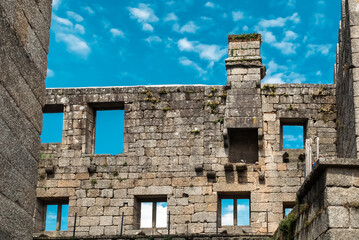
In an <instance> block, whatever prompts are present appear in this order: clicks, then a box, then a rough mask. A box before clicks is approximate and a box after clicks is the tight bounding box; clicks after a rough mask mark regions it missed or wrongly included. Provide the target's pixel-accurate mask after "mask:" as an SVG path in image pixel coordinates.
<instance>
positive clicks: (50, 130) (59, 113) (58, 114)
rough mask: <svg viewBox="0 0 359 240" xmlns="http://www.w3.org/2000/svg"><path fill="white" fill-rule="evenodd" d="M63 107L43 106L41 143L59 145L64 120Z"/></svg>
mask: <svg viewBox="0 0 359 240" xmlns="http://www.w3.org/2000/svg"><path fill="white" fill-rule="evenodd" d="M63 111H64V106H63V105H61V104H58V105H45V106H44V108H43V120H42V122H43V127H42V133H41V143H61V142H62V131H63V119H64V113H63Z"/></svg>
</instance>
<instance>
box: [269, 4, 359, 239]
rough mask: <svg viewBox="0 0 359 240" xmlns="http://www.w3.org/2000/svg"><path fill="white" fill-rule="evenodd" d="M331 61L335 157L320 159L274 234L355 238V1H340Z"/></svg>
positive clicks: (358, 34)
mask: <svg viewBox="0 0 359 240" xmlns="http://www.w3.org/2000/svg"><path fill="white" fill-rule="evenodd" d="M341 3H342V11H341V15H342V16H341V22H340V29H339V43H338V47H337V61H336V65H335V83H336V103H337V121H336V126H337V138H338V141H337V157H335V158H331V157H326V158H321V159H320V160H319V161H318V162H317V164H316V166H315V167H314V169H313V172H312V173H311V174H310V175H309V176H308V177H307V178H306V180H305V182H304V183H303V185H302V186H301V188H300V189H299V191H298V192H297V199H298V204H297V206H296V207H295V209H294V211H293V212H292V213H291V214H290V215H289V216H288V218H286V219H285V220H283V222H282V223H281V224H280V227H279V228H278V231H277V232H276V234H275V236H274V239H276V240H279V239H299V240H302V239H303V240H304V239H305V240H306V239H357V238H358V234H359V225H358V219H359V211H358V208H359V201H358V195H359V161H358V154H357V152H358V145H357V144H358V116H359V115H358V89H359V88H358V81H359V75H358V73H359V70H358V67H359V58H358V57H359V54H358V53H359V44H358V41H359V2H358V1H356V0H342V1H341Z"/></svg>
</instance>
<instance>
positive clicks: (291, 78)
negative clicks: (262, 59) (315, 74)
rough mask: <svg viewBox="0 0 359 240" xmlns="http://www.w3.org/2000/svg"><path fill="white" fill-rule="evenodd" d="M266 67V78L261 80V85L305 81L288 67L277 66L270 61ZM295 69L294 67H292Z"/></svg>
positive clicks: (303, 77)
mask: <svg viewBox="0 0 359 240" xmlns="http://www.w3.org/2000/svg"><path fill="white" fill-rule="evenodd" d="M266 67H267V76H266V77H265V78H264V79H263V83H269V84H281V83H302V82H305V81H306V78H305V75H303V74H300V73H296V72H294V71H293V70H292V69H288V67H286V66H283V65H279V64H277V63H276V62H275V61H274V60H271V61H270V62H269V63H268V64H266ZM293 69H295V66H294V67H293Z"/></svg>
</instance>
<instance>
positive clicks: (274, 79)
mask: <svg viewBox="0 0 359 240" xmlns="http://www.w3.org/2000/svg"><path fill="white" fill-rule="evenodd" d="M282 78H283V73H277V74H274V75H273V76H268V77H266V78H265V79H264V80H263V81H262V83H268V84H282V83H285V82H284V81H283V80H282Z"/></svg>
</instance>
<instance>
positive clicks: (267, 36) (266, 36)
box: [260, 31, 277, 43]
mask: <svg viewBox="0 0 359 240" xmlns="http://www.w3.org/2000/svg"><path fill="white" fill-rule="evenodd" d="M260 33H261V34H262V36H263V41H264V42H266V43H273V42H276V41H277V39H276V37H275V36H274V35H273V33H272V32H269V31H261V32H260Z"/></svg>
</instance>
